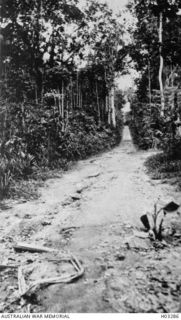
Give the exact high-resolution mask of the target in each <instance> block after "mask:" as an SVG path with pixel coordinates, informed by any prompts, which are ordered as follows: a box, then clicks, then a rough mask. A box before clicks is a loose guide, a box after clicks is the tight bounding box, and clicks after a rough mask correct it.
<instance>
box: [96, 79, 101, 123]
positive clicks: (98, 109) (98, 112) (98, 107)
mask: <svg viewBox="0 0 181 320" xmlns="http://www.w3.org/2000/svg"><path fill="white" fill-rule="evenodd" d="M96 98H97V116H98V125H100V105H99V94H98V86H97V81H96Z"/></svg>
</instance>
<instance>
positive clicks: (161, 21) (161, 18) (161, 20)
mask: <svg viewBox="0 0 181 320" xmlns="http://www.w3.org/2000/svg"><path fill="white" fill-rule="evenodd" d="M159 44H160V49H159V51H160V67H159V84H160V96H161V114H162V115H164V111H165V101H164V91H163V79H162V76H163V56H162V45H163V12H160V16H159Z"/></svg>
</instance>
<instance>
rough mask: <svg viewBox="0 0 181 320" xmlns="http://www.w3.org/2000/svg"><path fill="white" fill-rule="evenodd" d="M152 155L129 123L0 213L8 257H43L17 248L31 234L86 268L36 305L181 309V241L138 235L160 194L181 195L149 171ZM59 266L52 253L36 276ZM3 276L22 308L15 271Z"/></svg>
mask: <svg viewBox="0 0 181 320" xmlns="http://www.w3.org/2000/svg"><path fill="white" fill-rule="evenodd" d="M150 154H151V153H149V152H140V151H139V152H138V151H136V150H135V149H134V147H133V145H132V143H131V141H130V137H129V132H128V129H127V128H126V129H125V135H124V140H123V142H122V143H121V145H120V146H118V147H117V148H115V149H114V150H111V151H109V152H106V153H104V154H102V155H99V156H97V157H94V158H91V159H88V160H85V161H80V162H79V163H78V164H77V165H76V166H74V167H73V168H72V170H70V171H69V172H67V173H65V174H64V175H63V177H61V178H57V179H51V180H49V181H48V182H47V183H46V186H45V187H44V188H42V190H41V197H40V198H39V200H36V201H29V202H27V203H19V204H18V203H16V204H14V205H13V206H12V208H6V210H2V211H1V212H0V214H1V226H0V229H1V237H0V242H1V248H0V253H1V264H12V263H13V264H16V265H17V264H18V265H20V264H21V265H23V266H27V265H28V266H29V265H34V264H36V260H38V259H39V255H38V254H37V253H34V254H32V253H28V252H24V253H22V252H20V253H17V252H14V250H13V244H14V243H15V242H18V241H25V242H27V243H36V244H38V245H45V246H49V247H53V248H58V249H59V250H61V251H69V252H72V253H73V254H74V255H76V256H77V257H78V258H79V259H80V261H81V262H82V264H83V266H84V268H85V273H84V276H83V277H82V278H80V279H78V280H77V281H75V282H74V283H70V284H64V285H62V284H58V285H51V286H49V287H47V288H44V289H41V290H39V291H38V292H37V293H36V296H34V297H33V298H32V297H31V298H30V299H29V301H28V303H30V311H31V312H93V313H94V312H107V313H112V312H179V311H180V310H181V305H180V293H181V248H180V245H179V244H178V242H177V244H176V245H175V244H168V245H167V246H166V245H161V244H160V246H159V244H154V245H153V243H152V242H151V241H150V240H149V239H142V238H139V237H138V236H136V232H137V231H139V230H140V228H141V227H142V226H141V223H140V216H141V215H142V214H143V213H145V212H146V211H149V210H150V211H152V210H153V204H154V202H155V201H158V200H163V201H167V199H168V201H169V200H170V199H173V198H174V199H175V200H177V201H179V202H181V197H180V194H179V193H176V192H175V190H174V187H171V186H170V185H167V184H161V183H160V181H151V180H150V178H149V177H148V176H147V175H146V173H145V169H144V166H143V163H144V161H145V159H146V158H147V157H148V156H149V155H150ZM6 205H7V206H8V202H7V203H6ZM56 268H58V266H57V265H56ZM56 268H55V266H53V267H52V265H49V264H48V261H46V259H45V261H44V263H43V265H41V264H40V265H39V269H37V270H38V272H36V270H35V272H34V276H33V277H34V278H33V280H36V279H38V278H39V277H40V276H42V277H45V276H46V277H47V276H53V272H55V271H56V270H55V269H56ZM68 268H69V267H68V266H66V264H65V265H64V271H65V272H66V271H67V270H68ZM35 269H36V268H35ZM0 276H1V281H2V286H1V288H0V302H1V303H0V308H1V311H7V312H10V311H18V312H23V311H24V309H23V308H24V307H23V306H22V304H21V305H20V304H19V303H14V304H12V303H10V301H11V300H10V298H12V297H13V296H15V295H16V294H17V289H18V287H17V275H16V273H15V272H10V270H5V271H1V270H0ZM27 281H28V280H27Z"/></svg>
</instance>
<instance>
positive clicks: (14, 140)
mask: <svg viewBox="0 0 181 320" xmlns="http://www.w3.org/2000/svg"><path fill="white" fill-rule="evenodd" d="M5 111H6V125H5V126H4V127H1V137H0V138H1V140H0V154H1V161H0V192H1V196H2V197H4V196H6V195H7V194H8V192H9V188H10V186H11V185H13V183H12V182H13V180H17V179H30V178H31V177H35V172H38V171H39V170H38V168H39V167H41V168H47V167H49V168H51V169H54V168H63V169H67V168H68V163H70V162H72V161H76V160H78V159H85V158H86V157H88V156H90V155H92V154H96V153H98V152H100V151H103V150H106V149H109V148H111V147H113V146H115V145H116V144H117V143H119V142H120V140H121V136H122V126H121V125H122V118H121V114H117V118H118V123H119V126H120V128H119V129H118V128H116V129H114V130H113V129H111V128H109V127H106V126H105V125H104V124H103V123H102V124H99V125H98V124H96V121H95V119H94V117H93V116H90V115H88V114H87V113H86V112H84V111H80V110H77V111H74V112H72V113H71V114H70V115H69V118H68V119H67V122H66V125H65V123H64V124H63V122H62V119H61V117H60V115H59V113H58V111H56V110H55V108H54V107H53V106H48V105H45V106H44V107H43V108H42V106H40V107H38V106H37V105H36V106H35V105H33V104H32V105H31V104H26V105H24V106H23V107H22V104H14V103H13V104H9V105H7V106H6V110H5ZM0 122H2V123H3V119H2V118H1V117H0Z"/></svg>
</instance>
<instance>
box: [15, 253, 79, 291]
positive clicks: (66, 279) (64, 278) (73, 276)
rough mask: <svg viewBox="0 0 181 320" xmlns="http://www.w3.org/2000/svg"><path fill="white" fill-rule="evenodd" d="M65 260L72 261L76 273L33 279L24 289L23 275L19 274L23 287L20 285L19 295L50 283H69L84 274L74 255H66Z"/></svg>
mask: <svg viewBox="0 0 181 320" xmlns="http://www.w3.org/2000/svg"><path fill="white" fill-rule="evenodd" d="M60 260H65V257H63V259H59V261H60ZM57 261H58V260H57ZM67 261H69V262H71V263H72V265H73V267H74V269H75V270H76V273H74V274H71V275H68V276H60V277H55V278H47V279H42V280H38V281H35V282H34V283H32V284H31V285H30V286H29V287H28V288H27V289H24V288H26V284H25V283H23V280H22V279H23V278H24V277H23V276H22V275H21V274H20V275H21V281H22V282H20V286H22V287H23V288H22V287H21V288H20V289H19V292H20V296H21V297H22V296H25V295H30V294H33V293H34V292H35V291H36V290H38V289H40V288H42V287H45V286H48V285H50V284H58V283H70V282H72V281H74V280H76V279H78V278H80V277H81V276H82V275H83V274H84V268H83V267H82V265H81V264H80V262H79V261H78V260H77V258H76V257H74V256H70V257H67ZM20 271H22V269H20ZM22 284H23V285H22Z"/></svg>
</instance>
